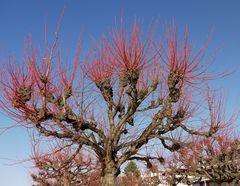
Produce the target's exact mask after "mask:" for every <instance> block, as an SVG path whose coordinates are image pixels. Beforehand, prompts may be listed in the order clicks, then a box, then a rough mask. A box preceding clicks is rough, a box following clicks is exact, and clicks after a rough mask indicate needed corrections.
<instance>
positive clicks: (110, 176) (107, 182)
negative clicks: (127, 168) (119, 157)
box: [101, 161, 119, 186]
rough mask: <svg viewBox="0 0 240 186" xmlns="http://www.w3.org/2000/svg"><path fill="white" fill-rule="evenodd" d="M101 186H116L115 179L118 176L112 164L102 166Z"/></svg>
mask: <svg viewBox="0 0 240 186" xmlns="http://www.w3.org/2000/svg"><path fill="white" fill-rule="evenodd" d="M102 168H103V170H102V171H103V172H102V179H101V184H102V186H116V178H117V176H118V174H119V169H118V168H117V167H116V165H115V164H114V162H112V161H108V162H107V163H106V164H105V165H104V166H102Z"/></svg>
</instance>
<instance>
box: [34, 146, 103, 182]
mask: <svg viewBox="0 0 240 186" xmlns="http://www.w3.org/2000/svg"><path fill="white" fill-rule="evenodd" d="M32 159H33V161H34V164H35V170H36V173H32V174H31V177H32V179H33V181H34V182H35V184H34V186H70V185H75V186H81V185H89V186H94V185H96V183H98V182H99V181H100V175H99V170H98V169H99V167H98V166H97V165H96V163H95V162H94V161H93V158H91V157H90V156H89V153H86V152H84V151H83V150H80V149H79V148H78V149H75V150H74V148H73V147H61V148H56V149H52V150H51V151H50V152H48V153H38V152H36V151H34V154H33V157H32Z"/></svg>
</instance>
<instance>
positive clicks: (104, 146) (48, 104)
mask: <svg viewBox="0 0 240 186" xmlns="http://www.w3.org/2000/svg"><path fill="white" fill-rule="evenodd" d="M153 30H154V29H153ZM155 38H156V37H155V35H154V34H153V31H151V32H149V33H146V34H143V32H142V31H141V29H140V26H139V24H138V23H137V21H135V22H134V24H133V27H132V30H131V33H130V34H128V32H127V31H126V30H125V29H124V28H123V25H122V24H121V26H120V28H114V29H113V31H112V34H110V35H108V36H106V37H103V39H102V41H101V42H100V44H99V47H97V48H94V49H93V50H91V54H90V55H88V56H87V57H85V59H84V62H82V61H80V57H79V54H80V47H78V49H77V52H76V57H75V59H74V60H73V63H71V65H66V63H64V62H63V59H62V58H63V57H62V53H61V51H60V49H59V47H58V45H57V40H58V32H56V40H55V41H54V42H53V44H52V46H51V47H49V45H48V42H46V49H45V50H44V51H43V54H41V53H40V52H39V51H38V50H37V49H36V48H35V47H34V46H33V44H32V43H31V42H30V44H29V45H28V46H26V50H25V53H24V54H25V55H24V56H25V57H24V59H23V62H22V63H21V64H22V65H21V64H20V63H18V62H15V64H13V63H12V61H11V60H10V61H9V62H8V63H7V64H5V66H4V67H3V68H2V69H4V70H2V73H1V81H0V85H1V108H2V110H4V111H6V112H7V113H8V114H9V116H10V117H12V118H13V119H15V120H17V121H18V122H20V123H21V124H23V125H24V124H25V126H28V127H32V128H34V129H36V130H38V131H39V133H41V134H42V135H43V136H46V137H49V138H58V139H59V140H65V141H71V142H72V143H74V144H77V145H79V146H81V145H83V146H88V147H89V148H91V149H92V150H93V151H95V153H96V155H97V158H98V161H99V162H100V164H101V169H102V173H101V175H102V185H104V186H114V185H115V184H116V183H115V182H116V177H117V176H118V175H119V174H120V167H121V165H122V164H123V163H125V162H127V161H130V160H140V161H142V162H145V163H146V164H147V166H148V167H151V166H152V165H151V161H152V160H159V161H160V162H163V161H164V154H162V153H160V152H159V154H161V156H160V155H158V154H157V153H156V152H155V153H154V152H151V153H150V151H151V149H156V151H162V150H161V149H168V150H169V151H170V152H174V151H176V150H179V149H180V148H181V147H183V146H184V145H185V143H184V141H182V140H183V138H181V137H176V135H175V134H176V133H179V131H183V132H182V134H183V136H186V135H187V134H191V135H202V136H211V135H212V134H213V133H215V132H216V131H217V129H218V128H219V127H220V126H221V122H222V121H220V120H219V118H220V117H217V116H216V117H210V118H208V117H207V116H206V114H205V116H206V118H205V119H202V120H201V121H200V122H198V124H197V125H194V124H193V121H194V120H195V119H196V117H195V116H196V115H198V114H199V113H198V112H200V111H201V112H202V111H203V110H204V111H205V112H207V111H208V112H210V116H213V114H212V113H213V112H215V110H214V103H212V102H211V101H209V100H210V98H211V97H210V95H208V96H206V92H207V91H206V89H205V88H204V86H205V84H206V81H207V80H209V75H207V74H206V73H207V70H208V66H207V64H205V63H203V62H202V60H203V57H204V55H205V53H206V46H204V47H203V48H201V49H200V50H199V51H196V52H194V50H193V47H192V45H191V44H190V43H189V42H188V32H187V31H186V32H185V33H184V35H183V37H182V39H181V38H180V39H179V38H178V35H177V31H176V28H175V27H174V26H170V27H169V29H167V31H166V37H164V39H163V40H161V42H158V41H156V40H155ZM165 38H166V39H165ZM165 41H166V42H165ZM204 65H205V66H204ZM83 77H87V80H86V79H85V78H83ZM83 79H85V80H84V81H83ZM204 92H205V93H204ZM220 106H221V105H220ZM220 114H221V113H219V115H220ZM143 149H144V150H143ZM162 155H163V157H162Z"/></svg>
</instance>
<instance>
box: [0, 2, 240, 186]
mask: <svg viewBox="0 0 240 186" xmlns="http://www.w3.org/2000/svg"><path fill="white" fill-rule="evenodd" d="M64 7H66V9H65V14H64V18H63V22H62V28H61V30H60V38H61V40H62V43H63V48H64V49H65V50H66V51H67V53H69V54H71V53H72V51H75V47H76V44H77V40H78V38H79V36H80V35H81V36H82V39H83V44H84V45H85V46H88V45H89V43H90V42H91V40H92V39H91V38H92V37H95V38H97V37H99V36H100V35H101V34H102V33H103V32H108V31H109V30H110V28H111V27H112V26H113V24H114V22H115V17H116V18H117V20H118V19H119V17H120V16H121V15H122V16H123V18H124V20H125V22H127V23H128V22H131V21H132V20H133V19H134V17H135V16H136V17H138V18H140V19H142V20H144V22H145V23H146V25H148V24H149V23H150V21H151V20H152V18H155V19H160V22H161V21H170V20H172V19H174V21H175V22H176V24H177V25H178V26H179V27H180V28H182V27H184V26H185V25H186V24H187V25H188V26H189V29H190V35H191V37H192V39H193V41H194V42H196V43H197V44H199V45H200V44H202V43H204V41H205V39H206V37H207V35H208V34H209V33H210V32H211V31H213V32H212V41H211V45H210V50H212V51H213V50H214V49H217V48H221V51H220V52H219V53H218V54H217V58H216V60H215V63H214V65H213V69H214V70H215V71H221V70H224V69H228V70H236V71H235V72H234V73H233V74H232V75H230V76H228V77H226V78H224V79H220V80H218V81H217V82H216V83H214V84H213V85H214V86H215V87H217V88H222V89H223V91H224V92H225V95H226V96H228V101H229V102H228V109H229V110H232V107H233V106H234V105H235V102H236V100H237V101H239V95H240V86H239V82H240V81H239V80H240V68H239V67H240V21H239V19H240V11H239V10H240V1H239V0H231V1H227V0H198V1H197V0H118V1H117V0H115V1H114V0H95V1H93V0H85V1H83V0H68V1H63V0H62V1H61V0H29V1H26V0H21V1H19V0H15V1H13V0H0V59H2V58H3V56H6V55H9V54H16V56H21V53H22V51H23V49H24V38H25V37H26V36H27V34H28V33H32V35H33V40H34V42H35V43H40V44H42V43H43V38H44V37H43V36H44V33H43V30H44V29H43V28H44V20H45V19H46V20H47V25H48V31H49V32H48V33H49V37H51V36H53V33H54V32H53V31H54V29H55V28H56V24H57V20H58V18H59V15H60V13H61V11H62V9H63V8H64ZM0 118H1V126H8V125H10V124H13V121H10V120H8V119H7V118H6V117H5V116H3V115H0ZM29 147H30V144H29V139H28V135H27V132H26V130H25V129H24V128H23V129H12V130H9V131H8V132H6V133H4V134H3V135H1V136H0V185H1V186H30V185H31V182H30V178H29V177H28V169H27V168H25V167H24V166H29V165H28V164H18V165H14V166H7V165H6V164H8V163H15V161H10V160H6V159H5V158H8V159H17V160H23V159H25V158H27V157H28V155H29V154H30V148H29Z"/></svg>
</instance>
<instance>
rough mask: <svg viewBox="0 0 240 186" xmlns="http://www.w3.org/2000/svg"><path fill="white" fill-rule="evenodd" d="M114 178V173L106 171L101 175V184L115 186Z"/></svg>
mask: <svg viewBox="0 0 240 186" xmlns="http://www.w3.org/2000/svg"><path fill="white" fill-rule="evenodd" d="M116 178H117V176H116V174H115V173H106V174H105V175H104V176H103V177H102V186H116Z"/></svg>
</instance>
